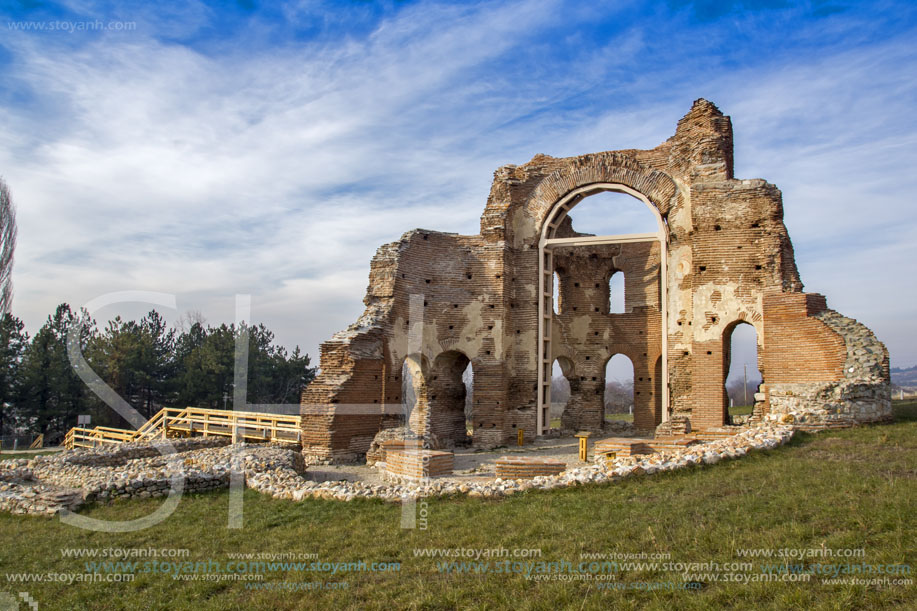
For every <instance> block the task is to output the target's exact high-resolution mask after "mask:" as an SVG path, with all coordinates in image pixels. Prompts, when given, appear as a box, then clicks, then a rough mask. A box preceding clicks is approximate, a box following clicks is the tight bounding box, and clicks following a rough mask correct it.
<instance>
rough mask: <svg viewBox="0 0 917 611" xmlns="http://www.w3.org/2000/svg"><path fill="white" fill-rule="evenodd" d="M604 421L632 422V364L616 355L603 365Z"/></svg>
mask: <svg viewBox="0 0 917 611" xmlns="http://www.w3.org/2000/svg"><path fill="white" fill-rule="evenodd" d="M604 404H605V412H604V415H605V421H606V422H610V421H615V420H623V421H629V422H633V420H634V364H633V362H632V361H631V360H630V358H628V357H627V356H626V355H624V354H616V355H614V356H612V357H611V358H610V359H608V363H606V364H605V396H604Z"/></svg>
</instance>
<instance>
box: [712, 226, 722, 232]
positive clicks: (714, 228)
mask: <svg viewBox="0 0 917 611" xmlns="http://www.w3.org/2000/svg"><path fill="white" fill-rule="evenodd" d="M720 229H722V227H720V226H719V225H714V226H713V230H714V231H719V230H720Z"/></svg>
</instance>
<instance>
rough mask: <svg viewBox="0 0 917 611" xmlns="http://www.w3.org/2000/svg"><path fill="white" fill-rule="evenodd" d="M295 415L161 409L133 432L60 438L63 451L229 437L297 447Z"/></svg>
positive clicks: (101, 430)
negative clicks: (178, 438) (195, 437)
mask: <svg viewBox="0 0 917 611" xmlns="http://www.w3.org/2000/svg"><path fill="white" fill-rule="evenodd" d="M300 426H301V419H300V417H299V415H281V414H266V413H262V412H239V411H231V410H222V409H207V408H203V407H186V408H184V409H178V408H173V407H164V408H163V409H161V410H159V411H158V412H157V413H156V415H154V416H153V417H152V418H150V419H149V420H148V421H146V422H145V423H144V424H143V425H142V426H141V427H140V428H139V429H137V430H136V431H130V430H126V429H116V428H112V427H105V426H97V427H95V428H94V429H84V428H79V427H74V428H72V429H70V431H68V432H67V435H66V437H65V438H64V447H66V448H69V449H73V448H95V447H99V446H103V445H106V444H112V443H125V442H128V441H145V440H149V439H162V438H165V437H171V436H185V437H191V436H193V435H203V436H204V437H210V436H221V437H232V439H233V441H234V442H236V441H243V440H245V441H282V442H288V443H297V442H298V441H299V436H300Z"/></svg>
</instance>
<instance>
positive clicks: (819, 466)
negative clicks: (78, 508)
mask: <svg viewBox="0 0 917 611" xmlns="http://www.w3.org/2000/svg"><path fill="white" fill-rule="evenodd" d="M895 410H896V422H895V423H894V424H892V425H886V426H869V427H861V428H857V429H849V430H843V431H835V432H830V433H820V434H817V435H810V434H798V435H797V436H796V437H795V438H794V440H793V441H792V442H791V443H790V444H788V445H787V446H784V447H781V448H778V449H776V450H772V451H766V452H753V453H752V454H750V455H749V456H747V457H745V458H743V459H740V460H735V461H725V462H720V463H718V464H716V465H712V466H705V467H695V468H692V469H688V470H683V471H680V472H674V473H668V474H660V475H654V476H649V477H638V478H630V479H627V480H625V481H622V482H619V483H615V484H607V485H595V486H587V487H581V488H578V489H567V490H555V491H549V492H528V493H525V494H521V495H515V496H512V497H509V498H507V499H504V500H502V501H485V500H481V499H474V498H464V497H462V498H450V499H431V500H429V501H428V502H427V503H426V504H422V505H420V510H421V513H420V516H421V518H423V517H424V516H425V517H426V528H425V529H421V528H417V529H413V530H409V529H402V528H400V527H399V522H400V519H401V508H400V506H398V505H392V504H385V503H382V502H378V501H354V502H351V503H340V502H330V501H320V500H309V501H305V502H302V503H293V502H288V501H277V500H272V499H270V498H266V497H264V496H261V495H259V494H257V493H254V492H251V491H246V493H245V496H244V499H245V504H244V527H243V528H242V529H239V530H234V529H228V528H227V527H226V524H227V515H228V514H227V511H228V499H229V494H228V492H220V493H214V494H209V495H197V496H195V495H187V496H186V497H185V498H183V500H182V501H181V503H180V505H179V507H178V509H177V510H176V511H175V513H174V514H172V515H171V516H170V517H169V518H168V519H167V520H165V521H164V522H163V523H161V524H159V525H157V526H154V527H152V528H148V529H146V530H140V531H136V532H130V533H123V534H116V533H104V532H90V531H82V530H76V529H74V528H73V527H69V526H66V525H64V524H62V523H61V522H60V521H58V520H57V519H53V520H52V519H45V518H38V517H21V516H11V515H8V514H0V542H2V543H0V573H3V574H4V577H3V578H2V579H3V580H4V585H3V586H0V592H4V591H6V592H9V593H14V594H15V593H18V592H28V593H29V594H30V595H31V596H32V597H33V598H34V599H35V600H36V601H37V602H38V604H39V608H40V609H79V608H92V609H190V608H194V609H314V608H328V609H347V608H361V609H362V608H370V609H403V608H416V609H453V608H491V609H497V608H512V609H637V608H647V609H664V610H667V611H671V610H681V609H698V610H701V609H718V608H728V609H895V608H899V609H914V608H917V588H915V587H914V586H913V585H910V586H907V585H880V586H877V585H849V584H848V585H832V584H828V583H825V582H824V579H825V578H824V577H822V576H820V575H812V576H811V580H810V581H809V582H807V583H805V582H798V581H797V582H781V581H769V582H765V581H759V580H760V579H764V578H765V577H763V576H766V575H768V573H767V571H768V570H770V571H772V572H771V573H769V575H771V576H773V575H775V574H776V573H774V572H773V571H779V570H781V569H779V568H774V566H771V567H770V568H768V567H767V566H766V565H783V564H785V563H787V562H788V563H790V564H798V565H800V567H801V570H803V571H814V570H817V565H819V564H821V565H832V567H835V569H831V570H836V567H841V568H842V569H843V568H844V567H846V566H848V565H850V566H853V567H861V568H862V567H864V566H867V565H868V566H876V565H886V566H887V565H907V566H914V565H917V534H915V533H917V515H915V508H917V402H914V401H911V402H907V403H900V404H897V405H896V407H895ZM160 503H161V501H155V500H138V501H130V502H124V503H117V504H114V505H107V506H95V507H89V508H87V509H86V510H84V511H83V513H84V514H85V515H88V516H91V517H93V518H98V519H107V520H127V519H132V518H137V517H140V516H143V515H146V514H149V513H151V512H152V511H153V510H154V509H155V508H156V507H158V506H159V505H160ZM149 547H155V548H163V547H166V548H184V549H188V550H189V556H188V557H187V558H185V560H189V561H194V562H205V563H206V562H209V561H217V562H221V563H223V564H224V565H225V563H227V562H229V561H230V560H231V559H230V556H229V555H230V554H232V553H262V554H264V553H268V554H270V553H273V554H280V553H289V552H303V553H308V554H315V555H316V557H317V558H318V560H319V561H323V562H359V561H365V562H366V563H367V568H368V567H369V565H370V563H373V562H396V563H400V569H399V570H397V571H395V570H391V571H387V572H381V571H371V570H359V567H351V568H353V569H355V570H349V571H342V572H338V573H337V574H332V573H331V572H318V571H303V570H295V569H294V568H293V567H288V568H287V570H282V569H281V570H273V571H271V570H267V571H266V572H264V573H263V574H264V582H263V583H265V584H268V586H269V587H272V588H274V589H272V590H269V589H250V586H247V585H246V583H245V582H230V581H182V580H176V579H173V578H172V577H171V576H169V575H154V574H147V573H143V572H142V569H141V570H140V571H138V572H137V574H136V577H135V579H134V581H133V582H131V583H79V582H75V583H73V584H72V585H66V584H64V583H40V584H39V583H22V582H13V581H10V579H11V577H10V576H11V575H14V574H24V573H43V574H44V573H86V572H92V571H91V570H90V568H91V567H87V566H86V565H85V562H86V561H85V560H81V559H76V558H65V557H63V556H62V552H61V550H62V549H64V548H89V549H100V550H101V549H105V548H149ZM429 548H463V549H480V550H485V549H494V548H505V549H507V550H509V551H510V553H512V552H513V550H515V549H536V550H539V551H540V554H541V555H540V557H529V558H521V557H520V558H512V557H510V558H508V559H509V560H511V561H512V560H517V561H524V562H534V561H539V560H541V561H550V562H561V561H567V562H569V563H571V565H572V566H573V567H577V565H578V564H579V563H580V562H590V561H591V560H588V559H587V560H584V559H583V554H595V553H599V554H610V553H620V554H639V553H641V552H645V553H649V554H670V556H669V558H668V559H657V560H653V559H648V560H640V562H654V561H655V562H659V563H660V565H658V566H656V567H650V566H644V567H641V568H637V567H627V568H623V567H620V566H619V567H617V568H618V569H621V570H611V569H610V568H609V567H606V568H605V569H602V568H601V567H598V566H595V567H589V566H586V567H585V569H583V570H582V571H581V572H580V574H579V575H576V574H572V573H569V572H565V573H557V572H554V573H552V574H551V575H549V576H551V577H561V578H563V579H561V578H558V579H553V580H548V581H533V580H528V579H526V577H525V575H524V574H522V573H507V572H503V573H496V572H490V573H481V574H475V573H473V572H472V573H468V572H466V573H459V572H456V571H455V570H453V571H452V572H444V571H443V570H442V569H441V568H440V567H438V563H442V562H444V560H442V559H433V558H430V557H418V556H417V555H416V553H415V550H416V549H429ZM742 549H748V550H774V552H773V553H774V554H778V553H780V552H779V551H777V550H782V549H793V550H840V549H852V550H860V549H862V550H864V555H863V556H862V557H853V558H832V557H828V556H824V555H823V554H826V553H827V552H826V551H816V552H807V555H810V554H812V553H817V554H822V555H821V556H814V557H806V558H803V559H795V558H794V559H787V558H777V557H776V556H775V557H774V558H770V559H765V558H743V557H740V556H739V555H738V554H737V550H742ZM99 553H102V552H99ZM764 553H767V552H764ZM854 553H856V552H854ZM140 560H141V567H142V565H143V561H146V560H149V559H140ZM169 560H171V561H174V560H175V559H174V558H173V559H169ZM451 560H453V561H461V560H460V559H455V558H453V559H451ZM469 560H470V559H464V561H465V562H469ZM487 560H488V559H486V558H481V559H480V560H479V561H480V562H486V561H487ZM489 560H490V562H491V567H492V568H494V567H495V566H496V562H497V561H498V560H500V559H498V558H490V559H489ZM503 560H506V558H503ZM663 562H671V563H719V565H720V570H719V571H717V570H716V566H708V567H701V568H699V569H695V570H694V571H693V572H694V573H705V574H706V575H703V576H700V577H694V578H693V581H695V582H697V583H696V584H695V585H696V586H697V587H698V588H699V589H692V590H669V589H661V588H667V587H668V586H667V585H665V584H668V583H674V584H681V583H683V582H684V581H685V578H684V577H683V575H682V572H683V571H673V570H666V569H671V568H672V567H664V566H661V563H663ZM734 562H751V563H752V567H751V568H747V567H741V568H735V569H734V570H729V569H726V568H725V567H724V566H723V565H725V564H727V563H734ZM468 566H469V568H470V565H468ZM519 566H520V567H521V566H522V565H519ZM530 566H535V565H530ZM224 568H225V567H224ZM267 568H270V567H267ZM274 568H279V567H274ZM577 568H582V567H577ZM821 568H822V570H826V569H825V567H821ZM704 569H706V570H704ZM96 570H98V569H96ZM604 571H611V572H610V573H609V575H611V576H613V577H614V578H615V579H614V580H612V581H600V580H598V579H584V577H588V576H596V575H598V576H601V574H602V573H603V572H604ZM733 573H734V574H736V575H738V577H735V576H730V574H733ZM711 575H712V576H711ZM717 575H718V577H717ZM743 575H744V576H745V577H742V576H743ZM838 576H839V577H851V576H850V575H843V574H841V575H838ZM852 577H858V578H860V579H864V578H869V577H870V576H869V575H853V576H852ZM871 577H873V578H876V577H879V578H885V577H888V578H889V579H901V578H902V577H904V578H910V579H914V576H913V575H903V576H901V575H873V576H871ZM574 578H575V579H574ZM580 578H583V579H580ZM727 578H731V579H737V578H742V579H744V578H749V579H754V580H755V581H752V582H749V583H736V582H722V581H718V580H721V579H727ZM769 578H773V577H769ZM777 578H779V575H778V576H777ZM567 579H570V580H567ZM689 580H692V579H691V578H689ZM311 582H323V583H324V584H326V586H327V584H336V585H334V586H329V587H338V588H345V589H325V590H320V591H319V590H314V589H313V590H303V591H284V590H281V589H280V588H284V587H291V588H292V587H300V588H304V587H306V586H297V585H294V584H302V583H311ZM602 583H612V584H618V586H619V587H622V588H627V589H626V590H615V589H607V588H606V589H602V588H601V584H602ZM345 584H346V585H345ZM647 584H649V585H647ZM660 584H662V585H660ZM646 588H656V589H653V590H652V591H650V590H647V589H646ZM0 602H2V598H0ZM22 608H26V606H25V605H24V604H23V606H22Z"/></svg>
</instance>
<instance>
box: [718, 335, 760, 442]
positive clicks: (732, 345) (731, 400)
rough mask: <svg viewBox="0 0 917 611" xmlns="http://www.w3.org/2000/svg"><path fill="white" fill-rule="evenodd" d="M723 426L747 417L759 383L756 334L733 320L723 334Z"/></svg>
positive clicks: (752, 405) (753, 402)
mask: <svg viewBox="0 0 917 611" xmlns="http://www.w3.org/2000/svg"><path fill="white" fill-rule="evenodd" d="M723 372H724V379H723V385H724V386H725V388H726V392H725V403H726V405H725V407H724V410H725V416H724V424H730V423H732V422H741V421H743V420H744V419H745V418H748V417H749V416H750V415H751V412H752V409H753V407H754V404H755V393H756V392H758V386H760V384H761V382H762V381H763V376H762V375H761V371H760V370H759V369H758V333H757V331H756V330H755V327H754V326H753V325H752V324H751V323H747V322H744V321H737V322H735V323H733V324H731V325H729V326H728V327H727V328H726V330H725V331H724V333H723Z"/></svg>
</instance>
